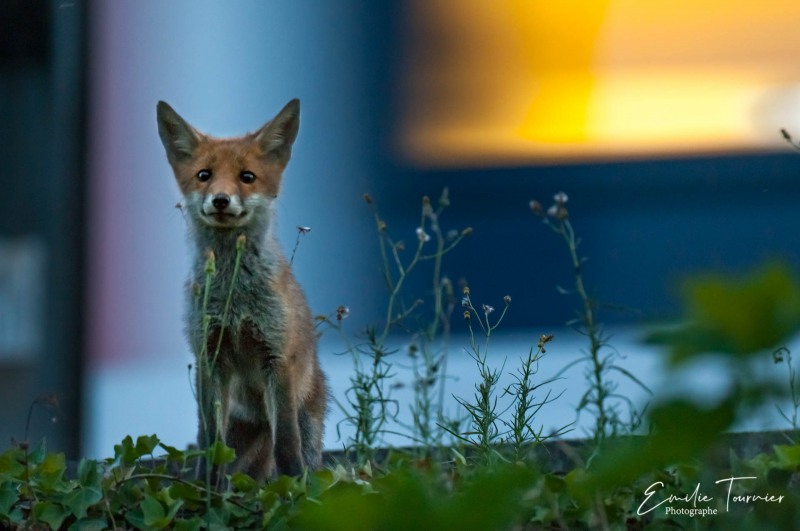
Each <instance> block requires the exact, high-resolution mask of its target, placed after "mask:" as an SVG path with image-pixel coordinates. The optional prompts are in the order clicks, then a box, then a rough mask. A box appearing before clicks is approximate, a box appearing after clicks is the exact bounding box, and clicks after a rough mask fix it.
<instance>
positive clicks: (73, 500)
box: [64, 486, 103, 520]
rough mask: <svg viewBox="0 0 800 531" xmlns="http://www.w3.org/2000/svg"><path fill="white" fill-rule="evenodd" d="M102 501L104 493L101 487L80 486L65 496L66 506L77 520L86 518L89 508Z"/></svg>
mask: <svg viewBox="0 0 800 531" xmlns="http://www.w3.org/2000/svg"><path fill="white" fill-rule="evenodd" d="M102 499H103V492H102V491H101V490H100V487H99V486H96V487H85V486H79V487H77V488H75V490H73V491H72V492H69V493H68V494H66V495H65V496H64V505H66V506H67V508H68V509H69V510H70V512H71V513H72V514H74V515H75V518H77V519H79V520H80V519H81V518H86V511H87V509H89V507H91V506H92V505H94V504H95V503H97V502H99V501H100V500H102Z"/></svg>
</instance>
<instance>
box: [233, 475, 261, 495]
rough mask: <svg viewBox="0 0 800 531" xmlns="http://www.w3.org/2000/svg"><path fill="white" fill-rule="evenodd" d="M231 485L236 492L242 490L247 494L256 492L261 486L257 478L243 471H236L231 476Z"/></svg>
mask: <svg viewBox="0 0 800 531" xmlns="http://www.w3.org/2000/svg"><path fill="white" fill-rule="evenodd" d="M231 486H232V487H233V490H234V491H235V492H242V493H245V494H248V493H251V492H255V491H257V490H258V488H259V485H258V482H257V481H256V480H255V479H253V478H251V477H250V476H248V475H247V474H243V473H241V472H235V473H234V474H233V475H232V476H231Z"/></svg>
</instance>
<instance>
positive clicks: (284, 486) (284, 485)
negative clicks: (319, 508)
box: [265, 476, 298, 498]
mask: <svg viewBox="0 0 800 531" xmlns="http://www.w3.org/2000/svg"><path fill="white" fill-rule="evenodd" d="M297 487H298V482H297V478H294V477H292V476H281V477H279V478H278V479H276V480H275V481H273V482H271V483H270V484H269V485H267V487H266V489H265V490H267V491H269V492H274V493H275V494H277V495H278V496H280V497H281V498H288V497H289V495H290V494H293V493H294V491H295V490H296V489H297Z"/></svg>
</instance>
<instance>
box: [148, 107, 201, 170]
mask: <svg viewBox="0 0 800 531" xmlns="http://www.w3.org/2000/svg"><path fill="white" fill-rule="evenodd" d="M156 115H157V116H158V135H159V136H160V137H161V143H162V144H164V149H166V150H167V159H169V161H170V162H171V163H173V164H174V163H178V162H183V161H185V160H186V159H188V158H190V157H191V156H192V153H194V150H195V148H196V147H197V144H198V142H199V138H198V133H197V131H195V129H194V128H193V127H192V126H191V125H189V124H188V123H186V121H185V120H184V119H183V118H181V117H180V116H179V115H178V113H176V112H175V110H174V109H173V108H172V107H170V106H169V105H168V104H167V103H166V102H163V101H159V102H158V105H157V106H156Z"/></svg>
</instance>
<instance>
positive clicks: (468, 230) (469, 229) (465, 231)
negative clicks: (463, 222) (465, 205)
mask: <svg viewBox="0 0 800 531" xmlns="http://www.w3.org/2000/svg"><path fill="white" fill-rule="evenodd" d="M470 234H472V227H467V228H466V229H464V230H462V231H461V235H462V236H469V235H470Z"/></svg>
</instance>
